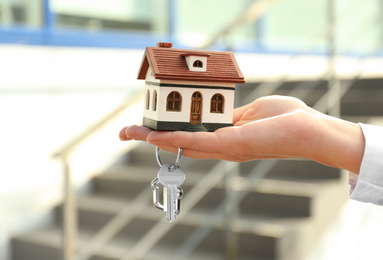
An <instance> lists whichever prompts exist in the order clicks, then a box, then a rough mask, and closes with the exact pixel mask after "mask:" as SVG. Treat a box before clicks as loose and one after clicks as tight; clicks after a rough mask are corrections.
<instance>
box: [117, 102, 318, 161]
mask: <svg viewBox="0 0 383 260" xmlns="http://www.w3.org/2000/svg"><path fill="white" fill-rule="evenodd" d="M316 113H319V112H316V111H315V110H312V109H311V108H309V107H307V106H306V105H305V104H304V103H303V102H302V101H300V100H299V99H296V98H292V97H282V96H270V97H264V98H259V99H257V100H255V101H254V102H252V103H250V104H247V105H245V106H243V107H240V108H237V109H235V111H234V115H233V124H234V126H233V127H225V128H221V129H218V130H217V131H215V132H183V131H172V132H169V131H153V130H151V129H149V128H146V127H143V126H129V127H125V128H123V129H122V130H121V131H120V139H121V140H132V139H135V140H142V141H147V142H148V143H150V144H153V145H156V146H158V147H159V148H160V149H163V150H167V151H171V152H175V153H176V152H177V149H178V147H181V148H182V150H183V155H184V156H187V157H192V158H198V159H223V160H228V161H249V160H254V159H266V158H286V157H302V156H304V155H305V152H307V149H310V147H309V144H310V142H309V139H310V136H309V135H311V134H312V132H311V131H309V129H308V128H310V127H311V126H312V116H313V115H314V114H316ZM308 134H309V135H308Z"/></svg>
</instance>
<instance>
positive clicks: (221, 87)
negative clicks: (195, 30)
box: [138, 43, 245, 131]
mask: <svg viewBox="0 0 383 260" xmlns="http://www.w3.org/2000/svg"><path fill="white" fill-rule="evenodd" d="M138 79H144V80H145V82H146V84H145V95H146V97H145V110H144V118H143V125H144V126H147V127H149V128H152V129H155V130H183V131H215V130H216V129H218V128H221V127H226V126H232V125H233V109H234V90H235V83H244V82H245V81H244V77H243V75H242V73H241V71H240V69H239V67H238V64H237V62H236V60H235V57H234V55H233V53H231V52H225V51H200V50H198V51H197V50H185V49H175V48H172V44H171V43H159V44H157V47H147V48H146V50H145V54H144V57H143V59H142V62H141V66H140V69H139V72H138Z"/></svg>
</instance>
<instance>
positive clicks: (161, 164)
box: [156, 146, 182, 167]
mask: <svg viewBox="0 0 383 260" xmlns="http://www.w3.org/2000/svg"><path fill="white" fill-rule="evenodd" d="M156 159H157V162H158V164H159V165H160V167H162V166H164V164H163V163H162V160H161V158H160V148H159V147H158V146H156ZM181 159H182V148H178V154H177V159H176V163H175V166H177V167H178V166H179V164H180V160H181Z"/></svg>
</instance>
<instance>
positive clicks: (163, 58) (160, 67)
mask: <svg viewBox="0 0 383 260" xmlns="http://www.w3.org/2000/svg"><path fill="white" fill-rule="evenodd" d="M191 55H193V56H194V55H195V56H206V57H207V69H206V72H196V71H190V70H189V68H188V65H187V63H186V60H185V56H191ZM149 64H150V66H151V68H152V70H153V72H154V77H155V78H156V79H171V80H192V81H210V82H211V81H212V82H230V83H245V80H244V77H243V75H242V72H241V70H240V69H239V66H238V64H237V61H236V60H235V57H234V55H233V53H232V52H227V51H200V50H198V51H197V50H184V49H173V48H169V47H147V48H146V50H145V54H144V57H143V59H142V62H141V65H140V69H139V71H138V76H137V78H138V79H145V77H146V72H147V70H148V68H149Z"/></svg>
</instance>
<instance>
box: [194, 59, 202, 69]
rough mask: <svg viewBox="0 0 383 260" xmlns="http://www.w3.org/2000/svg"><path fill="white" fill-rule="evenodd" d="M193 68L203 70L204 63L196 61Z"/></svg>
mask: <svg viewBox="0 0 383 260" xmlns="http://www.w3.org/2000/svg"><path fill="white" fill-rule="evenodd" d="M193 67H195V68H203V63H202V61H200V60H196V61H195V62H194V63H193Z"/></svg>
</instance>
